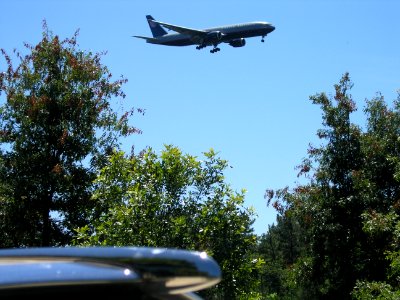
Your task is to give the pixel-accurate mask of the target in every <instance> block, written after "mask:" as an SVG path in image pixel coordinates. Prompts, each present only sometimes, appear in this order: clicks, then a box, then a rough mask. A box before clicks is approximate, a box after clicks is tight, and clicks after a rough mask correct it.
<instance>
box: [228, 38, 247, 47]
mask: <svg viewBox="0 0 400 300" xmlns="http://www.w3.org/2000/svg"><path fill="white" fill-rule="evenodd" d="M229 45H231V46H232V47H235V48H238V47H243V46H244V45H246V40H245V39H243V38H241V39H237V40H232V41H230V42H229Z"/></svg>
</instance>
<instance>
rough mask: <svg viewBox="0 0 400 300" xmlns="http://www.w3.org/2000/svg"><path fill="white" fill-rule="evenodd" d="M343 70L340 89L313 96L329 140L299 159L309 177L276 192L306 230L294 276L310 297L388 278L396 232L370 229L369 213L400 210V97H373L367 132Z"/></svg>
mask: <svg viewBox="0 0 400 300" xmlns="http://www.w3.org/2000/svg"><path fill="white" fill-rule="evenodd" d="M352 86H353V84H352V82H351V80H350V77H349V74H347V73H346V74H344V75H343V77H342V79H341V80H340V82H339V84H337V85H335V93H334V96H333V99H332V97H328V96H327V95H326V94H325V93H320V94H317V95H314V96H311V97H310V99H311V101H312V102H313V103H314V104H317V105H319V106H320V107H321V109H322V113H323V114H322V118H323V125H324V128H323V129H321V130H319V131H318V132H317V135H318V137H319V138H320V139H321V140H323V141H324V143H322V144H321V145H320V146H318V147H313V146H311V147H310V148H309V150H308V157H307V158H305V159H304V161H303V162H302V164H301V165H300V166H299V170H300V172H299V175H306V176H307V178H308V179H309V182H308V183H306V184H304V185H298V186H297V187H296V188H295V189H293V190H292V191H287V190H286V192H281V193H275V195H273V194H271V197H270V199H269V201H271V200H272V199H274V201H273V202H272V203H273V206H274V207H276V208H277V209H278V211H279V212H280V213H281V215H283V216H286V215H289V216H290V217H291V218H296V221H297V222H298V223H299V224H300V226H301V227H302V228H304V229H305V234H306V239H305V241H306V242H305V244H304V246H305V247H306V249H307V251H306V252H307V253H308V254H306V255H300V257H299V258H298V260H297V262H296V263H295V264H294V268H293V270H292V273H291V274H292V275H293V280H294V282H296V283H297V285H298V286H301V288H302V289H303V290H304V291H306V292H307V295H308V298H316V299H321V298H324V299H349V298H350V297H351V291H352V290H353V288H354V286H355V285H356V282H358V281H359V280H364V281H367V282H374V281H377V282H380V281H382V280H384V279H385V276H386V275H385V274H386V273H387V268H388V266H389V263H388V261H387V260H386V258H385V251H387V250H388V249H389V248H390V243H391V233H390V232H386V233H385V232H382V233H381V234H379V235H374V236H371V235H370V234H368V233H367V232H366V231H365V227H364V225H365V224H364V223H365V216H366V215H370V216H373V215H374V214H377V213H382V214H387V213H389V212H390V211H391V210H394V211H395V212H396V213H397V212H398V208H399V202H398V199H399V196H400V193H399V192H400V190H399V187H400V186H399V182H398V178H397V175H396V174H398V173H396V172H397V170H398V168H399V157H400V156H399V154H400V153H399V149H400V147H399V128H400V119H399V117H400V114H399V102H398V101H397V102H395V108H394V110H391V109H389V108H388V107H387V106H386V104H385V103H384V99H383V97H381V96H378V97H376V98H374V99H372V100H370V101H367V105H366V108H365V110H364V112H365V114H366V117H367V126H366V131H365V132H363V131H362V130H361V128H360V127H359V126H357V125H355V124H353V123H352V122H351V114H352V113H353V112H354V111H355V110H356V106H355V102H354V101H353V99H352V96H351V94H350V90H351V88H352Z"/></svg>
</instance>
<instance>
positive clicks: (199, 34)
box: [151, 20, 207, 42]
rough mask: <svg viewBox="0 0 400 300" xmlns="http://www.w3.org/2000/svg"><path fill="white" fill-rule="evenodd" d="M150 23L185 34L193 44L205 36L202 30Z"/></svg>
mask: <svg viewBox="0 0 400 300" xmlns="http://www.w3.org/2000/svg"><path fill="white" fill-rule="evenodd" d="M151 22H154V23H157V24H160V25H162V26H164V27H165V28H167V29H170V30H173V31H176V32H178V33H181V34H187V35H190V36H191V39H192V41H194V42H201V41H202V40H203V38H204V37H205V36H206V35H207V31H204V30H198V29H192V28H187V27H182V26H177V25H172V24H168V23H164V22H160V21H156V20H151Z"/></svg>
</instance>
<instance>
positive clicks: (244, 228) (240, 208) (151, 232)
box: [76, 146, 262, 299]
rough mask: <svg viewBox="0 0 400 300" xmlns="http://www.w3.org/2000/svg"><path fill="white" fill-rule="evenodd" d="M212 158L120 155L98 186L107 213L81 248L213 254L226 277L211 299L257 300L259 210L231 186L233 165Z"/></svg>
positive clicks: (171, 151) (95, 218) (99, 214)
mask: <svg viewBox="0 0 400 300" xmlns="http://www.w3.org/2000/svg"><path fill="white" fill-rule="evenodd" d="M204 156H205V159H204V160H202V161H200V160H198V159H197V158H196V157H194V156H191V155H184V154H182V152H181V151H180V150H179V149H178V148H177V147H173V146H166V147H165V149H164V150H163V151H162V152H161V153H160V154H159V155H157V154H156V153H155V152H154V151H153V150H152V149H146V150H144V151H143V152H142V153H140V154H139V155H136V156H131V157H126V156H125V154H124V153H122V152H115V153H114V154H113V155H112V156H111V157H110V162H109V164H108V165H107V166H106V167H104V168H103V169H102V171H101V173H100V175H99V177H98V178H97V180H96V189H95V193H94V195H93V201H94V202H95V203H96V205H98V206H99V207H101V208H102V209H100V211H97V210H93V215H92V219H91V222H90V224H91V225H90V226H85V227H82V228H80V229H79V230H78V236H77V239H76V244H78V245H116V246H118V245H135V246H152V247H169V248H183V249H191V250H197V251H206V252H207V253H208V254H209V255H211V256H212V257H213V258H214V259H215V260H216V261H217V262H218V263H219V265H220V266H221V268H222V272H223V279H222V282H221V283H220V284H219V285H218V286H217V287H216V288H215V289H211V290H209V291H206V293H207V295H208V297H209V298H210V299H211V298H215V299H240V297H244V299H251V297H252V296H251V295H252V293H253V296H254V295H255V293H256V292H257V284H258V281H257V274H256V273H257V270H258V269H259V266H260V265H261V263H262V261H261V260H259V259H258V257H257V256H255V255H254V250H255V245H256V236H255V234H253V233H252V228H251V225H252V223H253V222H254V212H253V211H252V210H251V209H248V208H246V207H245V206H244V191H241V192H240V193H239V192H234V191H233V190H232V189H231V187H230V186H229V185H228V184H227V183H226V182H225V181H224V175H223V172H224V170H225V169H226V167H227V162H226V161H225V160H222V159H220V158H219V157H218V156H217V153H215V152H214V151H213V150H210V151H209V152H206V153H204ZM104 207H107V210H106V211H104V210H103V208H104ZM211 295H212V296H211Z"/></svg>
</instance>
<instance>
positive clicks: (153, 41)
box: [132, 35, 158, 44]
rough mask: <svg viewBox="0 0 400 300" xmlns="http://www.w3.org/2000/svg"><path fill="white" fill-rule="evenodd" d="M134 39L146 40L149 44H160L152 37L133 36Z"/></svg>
mask: <svg viewBox="0 0 400 300" xmlns="http://www.w3.org/2000/svg"><path fill="white" fill-rule="evenodd" d="M132 37H135V38H139V39H144V40H146V41H147V42H148V43H152V44H158V40H157V39H155V38H152V37H147V36H140V35H133V36H132Z"/></svg>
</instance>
